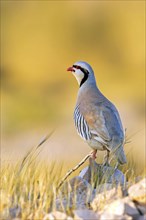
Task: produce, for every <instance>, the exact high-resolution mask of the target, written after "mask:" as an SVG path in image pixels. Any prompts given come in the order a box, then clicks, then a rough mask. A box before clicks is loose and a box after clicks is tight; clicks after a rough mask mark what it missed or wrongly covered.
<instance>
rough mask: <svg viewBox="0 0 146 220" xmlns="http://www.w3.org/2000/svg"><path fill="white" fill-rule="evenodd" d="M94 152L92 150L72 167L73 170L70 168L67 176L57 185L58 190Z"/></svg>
mask: <svg viewBox="0 0 146 220" xmlns="http://www.w3.org/2000/svg"><path fill="white" fill-rule="evenodd" d="M91 154H92V152H90V153H89V154H87V155H86V156H85V157H84V158H83V159H82V160H81V161H80V162H79V163H78V164H77V165H76V166H75V167H74V168H72V169H71V170H69V171H68V172H67V173H66V174H65V176H64V177H63V178H62V180H61V181H60V183H59V184H58V186H57V190H58V189H59V188H60V187H61V186H62V184H63V183H64V181H65V180H66V179H67V178H68V177H69V176H70V175H71V174H72V173H73V172H74V171H76V170H77V169H78V168H79V167H80V166H81V165H82V164H84V163H85V162H86V160H87V159H88V158H89V157H90V156H91Z"/></svg>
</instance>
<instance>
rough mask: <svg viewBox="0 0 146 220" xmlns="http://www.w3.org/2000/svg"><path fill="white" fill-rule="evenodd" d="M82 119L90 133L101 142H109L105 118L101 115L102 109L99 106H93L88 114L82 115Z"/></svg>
mask: <svg viewBox="0 0 146 220" xmlns="http://www.w3.org/2000/svg"><path fill="white" fill-rule="evenodd" d="M84 118H85V120H86V122H87V124H88V126H89V128H90V132H91V133H93V134H94V135H97V136H98V137H100V138H101V139H103V141H105V142H107V141H110V140H111V137H110V134H109V131H108V129H107V125H106V120H105V116H104V114H103V109H102V107H101V106H95V108H94V109H92V110H91V111H89V112H86V113H85V114H84Z"/></svg>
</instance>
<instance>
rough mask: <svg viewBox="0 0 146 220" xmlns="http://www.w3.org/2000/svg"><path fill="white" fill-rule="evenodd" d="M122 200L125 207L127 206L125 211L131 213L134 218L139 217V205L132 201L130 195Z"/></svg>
mask: <svg viewBox="0 0 146 220" xmlns="http://www.w3.org/2000/svg"><path fill="white" fill-rule="evenodd" d="M121 202H122V203H123V205H124V208H125V210H124V213H125V214H127V215H130V216H132V217H133V218H138V217H139V215H140V213H139V211H138V210H137V207H136V206H135V204H134V202H132V201H131V200H130V198H129V197H126V198H124V199H122V201H121Z"/></svg>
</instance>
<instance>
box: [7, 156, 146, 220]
mask: <svg viewBox="0 0 146 220" xmlns="http://www.w3.org/2000/svg"><path fill="white" fill-rule="evenodd" d="M53 207H54V208H53V209H54V211H52V209H51V211H48V214H47V213H46V214H44V217H43V220H53V219H57V220H73V219H77V220H81V219H83V220H88V219H89V220H94V219H100V220H132V219H134V220H145V219H146V178H141V177H139V178H137V180H136V182H135V183H130V182H127V181H126V177H125V175H124V174H123V173H122V172H121V171H120V170H118V169H114V168H112V167H109V166H102V165H99V164H97V163H95V162H94V161H93V160H90V164H89V166H88V167H86V168H84V169H83V170H82V171H81V172H80V174H79V176H76V177H74V178H72V179H70V180H69V181H66V182H65V183H64V184H63V185H62V187H61V188H60V189H59V190H58V192H57V194H56V195H55V197H54V200H53ZM7 219H15V220H16V219H17V220H18V219H21V207H19V206H17V207H13V208H11V209H9V218H7Z"/></svg>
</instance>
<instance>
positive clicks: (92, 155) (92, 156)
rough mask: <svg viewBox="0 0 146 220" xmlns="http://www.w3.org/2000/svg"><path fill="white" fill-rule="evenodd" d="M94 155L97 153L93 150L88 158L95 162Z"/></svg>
mask: <svg viewBox="0 0 146 220" xmlns="http://www.w3.org/2000/svg"><path fill="white" fill-rule="evenodd" d="M96 153H97V150H93V151H92V152H91V156H90V158H92V159H93V160H95V159H96V158H97V156H96Z"/></svg>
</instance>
